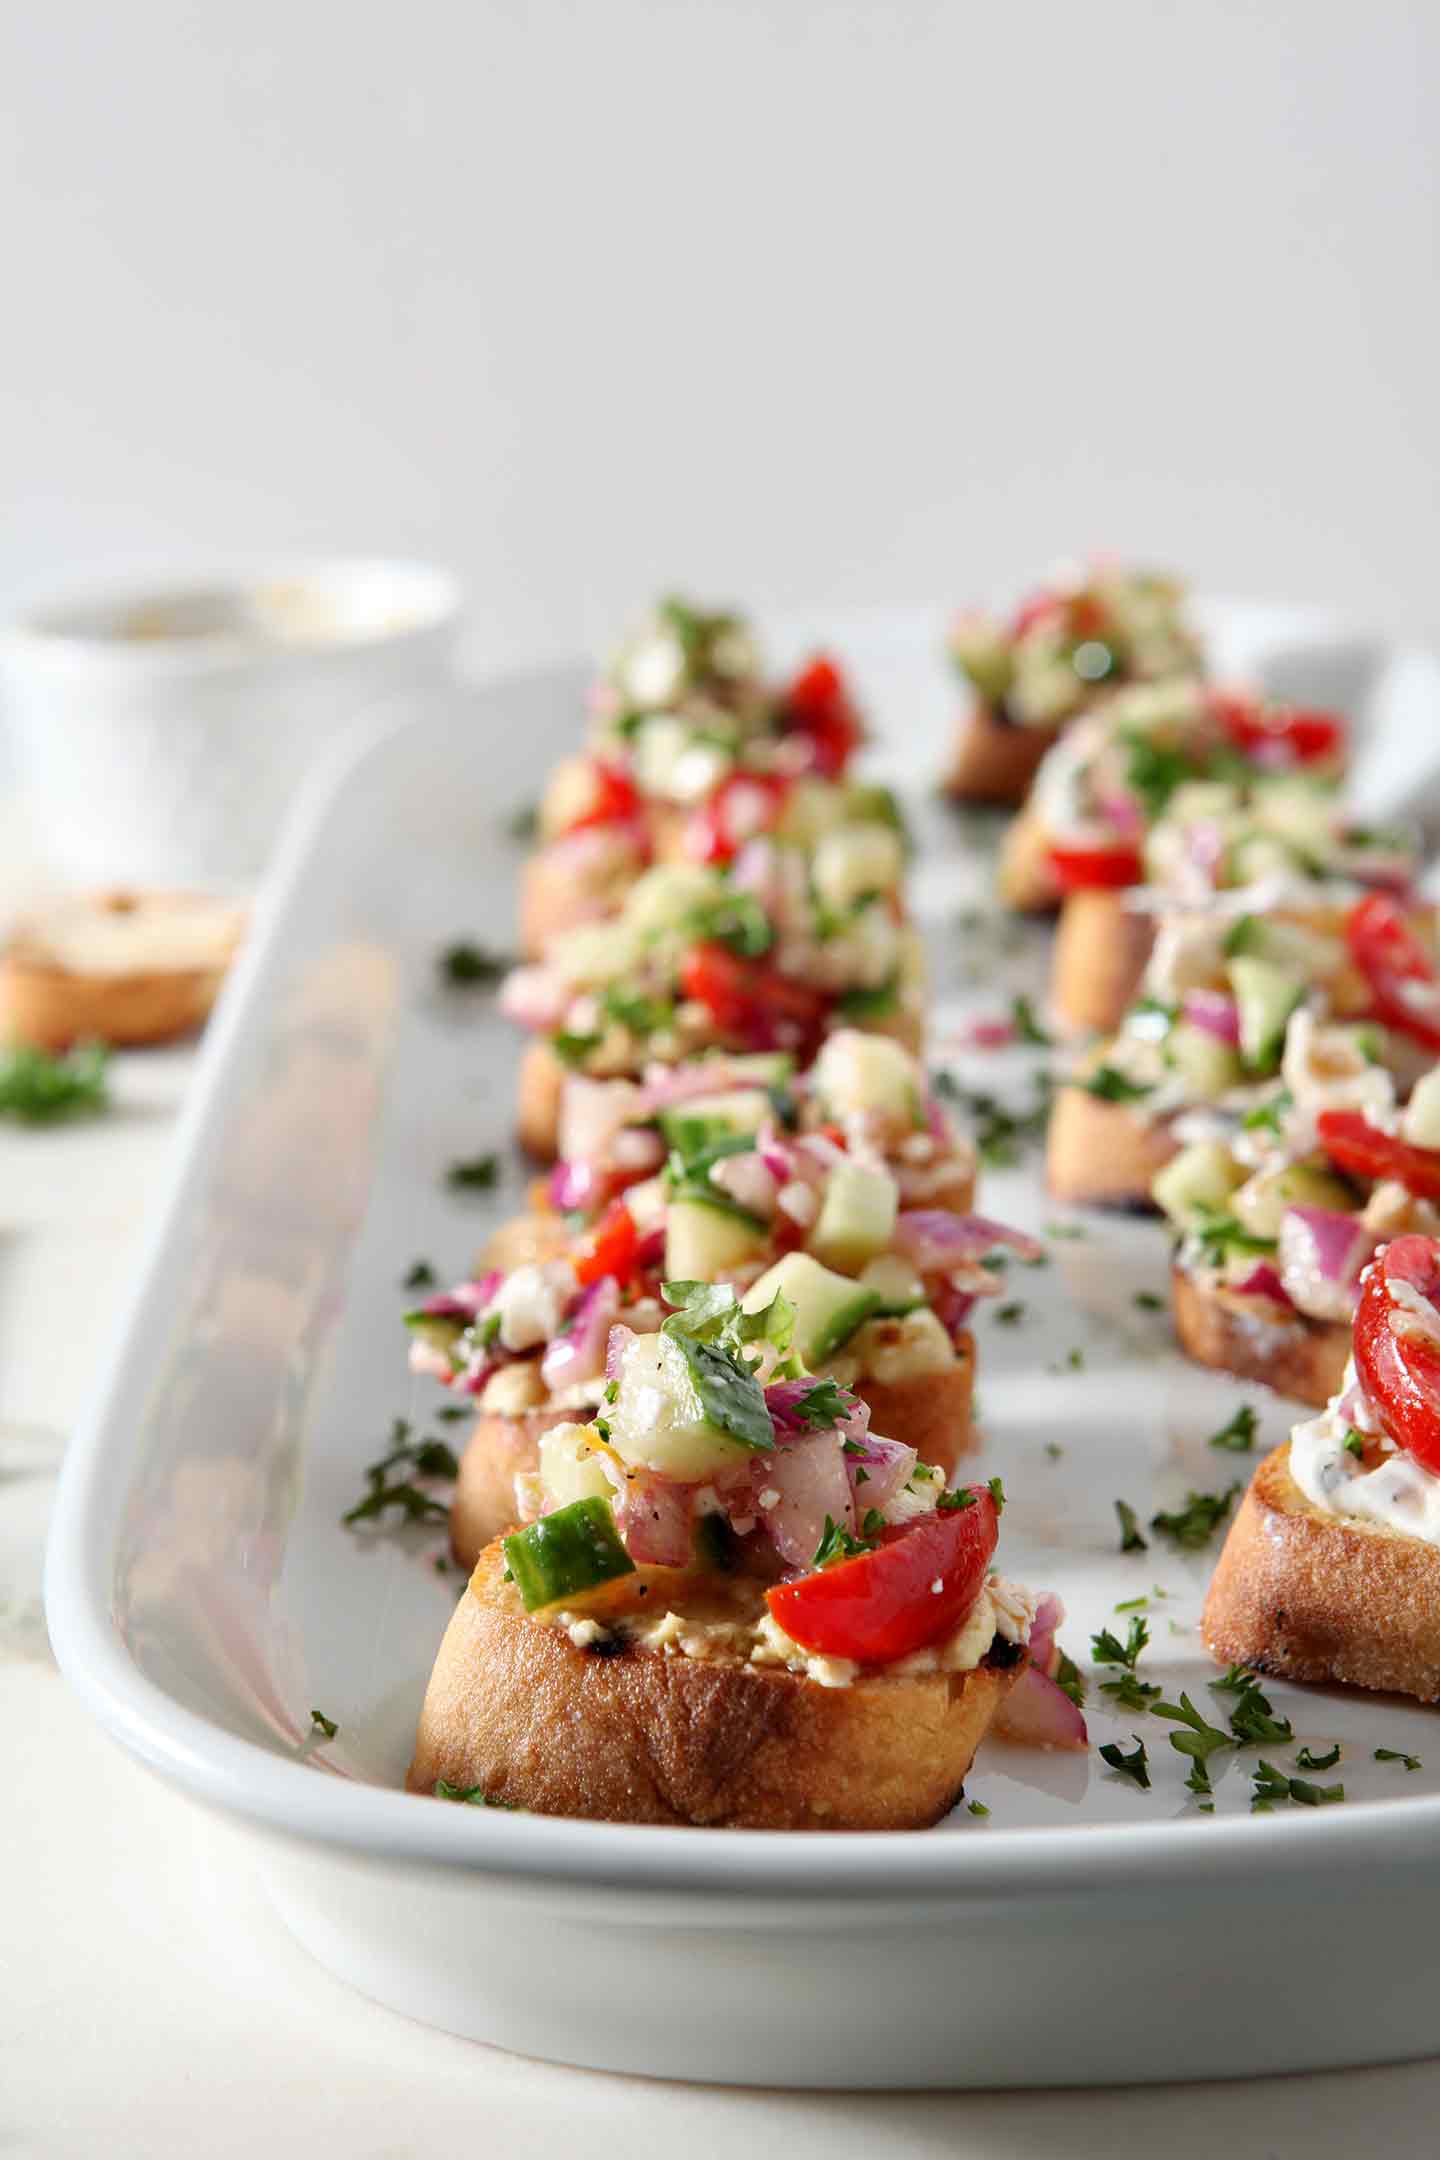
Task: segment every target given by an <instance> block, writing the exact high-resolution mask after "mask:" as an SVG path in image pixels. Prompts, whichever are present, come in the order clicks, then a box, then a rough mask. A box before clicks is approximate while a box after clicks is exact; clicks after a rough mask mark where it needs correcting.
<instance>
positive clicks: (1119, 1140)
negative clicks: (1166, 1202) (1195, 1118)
mask: <svg viewBox="0 0 1440 2160" xmlns="http://www.w3.org/2000/svg"><path fill="white" fill-rule="evenodd" d="M1178 1151H1179V1142H1178V1141H1177V1140H1176V1139H1175V1137H1174V1135H1173V1133H1172V1132H1171V1130H1170V1127H1169V1126H1168V1125H1166V1124H1163V1123H1160V1124H1151V1123H1147V1122H1146V1120H1145V1119H1144V1118H1139V1117H1136V1115H1135V1113H1134V1111H1133V1110H1131V1109H1130V1108H1129V1107H1128V1105H1127V1104H1125V1103H1112V1102H1105V1101H1103V1100H1102V1099H1101V1098H1100V1097H1099V1096H1098V1095H1090V1094H1087V1093H1086V1091H1085V1089H1084V1088H1079V1087H1062V1088H1061V1089H1060V1091H1059V1093H1058V1094H1057V1095H1056V1097H1055V1107H1054V1108H1053V1110H1052V1111H1051V1113H1050V1130H1049V1134H1048V1136H1047V1139H1046V1160H1045V1175H1046V1180H1047V1182H1048V1184H1049V1187H1050V1190H1051V1192H1052V1193H1053V1194H1054V1196H1055V1198H1056V1199H1057V1200H1065V1201H1068V1202H1070V1203H1071V1204H1072V1205H1073V1206H1077V1207H1128V1208H1144V1209H1147V1210H1149V1209H1151V1208H1153V1206H1154V1202H1153V1201H1152V1199H1151V1197H1150V1187H1151V1184H1152V1182H1153V1181H1154V1178H1155V1174H1156V1172H1157V1171H1158V1170H1163V1169H1164V1167H1165V1165H1166V1163H1167V1162H1169V1161H1170V1160H1171V1158H1172V1157H1173V1156H1174V1155H1175V1154H1177V1153H1178Z"/></svg>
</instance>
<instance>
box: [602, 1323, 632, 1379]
mask: <svg viewBox="0 0 1440 2160" xmlns="http://www.w3.org/2000/svg"><path fill="white" fill-rule="evenodd" d="M638 1340H639V1337H638V1336H637V1335H636V1333H635V1330H634V1328H628V1327H619V1326H617V1327H612V1328H611V1330H610V1333H609V1334H608V1335H607V1336H606V1338H605V1378H606V1379H607V1380H618V1379H619V1378H620V1364H621V1360H622V1359H623V1358H624V1356H625V1352H626V1351H627V1350H628V1349H629V1347H630V1345H631V1343H632V1342H637V1341H638Z"/></svg>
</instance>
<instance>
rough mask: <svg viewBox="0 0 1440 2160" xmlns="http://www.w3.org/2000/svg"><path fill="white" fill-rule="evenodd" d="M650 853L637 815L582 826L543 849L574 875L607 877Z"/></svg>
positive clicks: (565, 871)
mask: <svg viewBox="0 0 1440 2160" xmlns="http://www.w3.org/2000/svg"><path fill="white" fill-rule="evenodd" d="M649 852H650V844H649V841H648V839H647V838H646V835H645V833H644V831H643V829H642V828H641V827H640V826H639V825H637V824H636V822H635V820H634V819H633V818H610V819H607V820H606V822H605V823H604V824H603V825H582V826H580V827H579V828H578V829H576V830H572V831H570V832H566V833H561V834H560V836H559V838H558V839H555V840H552V841H550V842H549V844H548V845H547V846H546V847H545V849H544V850H543V853H544V855H545V856H546V858H547V859H548V860H551V861H553V862H555V863H556V864H557V865H558V867H559V868H560V869H561V870H562V871H563V872H564V873H565V874H566V875H567V876H571V877H583V876H584V875H585V874H586V872H587V871H593V872H595V873H596V875H598V876H603V875H605V874H606V873H608V872H610V871H613V870H615V869H618V868H619V867H620V866H621V864H623V863H626V862H629V861H631V860H633V859H636V858H638V859H639V860H640V861H642V862H643V861H644V860H645V858H646V857H647V856H648V855H649Z"/></svg>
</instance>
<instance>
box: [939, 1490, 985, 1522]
mask: <svg viewBox="0 0 1440 2160" xmlns="http://www.w3.org/2000/svg"><path fill="white" fill-rule="evenodd" d="M974 1505H975V1495H974V1493H973V1492H971V1490H970V1488H969V1486H968V1485H961V1486H958V1487H957V1488H956V1490H955V1491H954V1492H942V1493H941V1495H940V1497H939V1499H938V1500H937V1501H936V1503H935V1507H936V1510H937V1512H938V1513H939V1514H941V1515H958V1514H960V1513H961V1512H962V1510H963V1509H965V1508H967V1507H974Z"/></svg>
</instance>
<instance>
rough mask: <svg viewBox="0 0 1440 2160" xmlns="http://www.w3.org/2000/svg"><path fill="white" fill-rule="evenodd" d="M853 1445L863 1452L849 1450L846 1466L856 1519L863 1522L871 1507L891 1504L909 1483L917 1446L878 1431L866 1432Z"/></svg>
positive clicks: (846, 1455)
mask: <svg viewBox="0 0 1440 2160" xmlns="http://www.w3.org/2000/svg"><path fill="white" fill-rule="evenodd" d="M852 1446H854V1447H858V1449H859V1453H858V1454H857V1453H853V1452H852V1453H846V1454H845V1468H846V1470H847V1471H848V1472H849V1476H850V1493H851V1497H852V1499H853V1500H854V1502H855V1514H856V1519H857V1520H858V1521H862V1522H863V1521H864V1518H865V1515H866V1512H867V1510H868V1509H870V1508H886V1507H888V1506H889V1505H890V1502H891V1501H892V1500H893V1499H894V1497H895V1495H896V1493H898V1492H900V1491H901V1490H902V1489H903V1488H904V1487H905V1486H906V1485H907V1484H908V1483H909V1481H910V1476H911V1473H912V1471H913V1470H914V1468H915V1464H916V1462H917V1460H918V1457H917V1455H916V1453H915V1450H914V1448H913V1447H906V1446H904V1444H903V1443H902V1442H901V1441H899V1440H882V1439H881V1438H880V1436H879V1434H878V1433H866V1434H865V1435H864V1437H863V1439H861V1440H859V1441H857V1442H854V1443H852ZM843 1452H844V1450H843V1448H842V1453H843Z"/></svg>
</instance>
